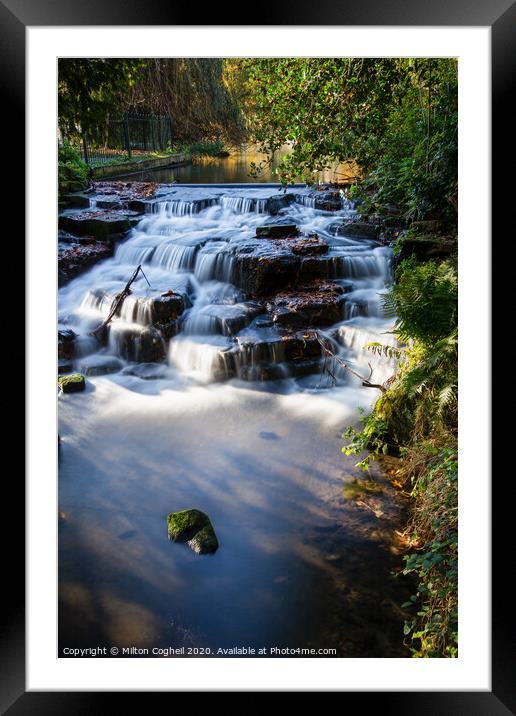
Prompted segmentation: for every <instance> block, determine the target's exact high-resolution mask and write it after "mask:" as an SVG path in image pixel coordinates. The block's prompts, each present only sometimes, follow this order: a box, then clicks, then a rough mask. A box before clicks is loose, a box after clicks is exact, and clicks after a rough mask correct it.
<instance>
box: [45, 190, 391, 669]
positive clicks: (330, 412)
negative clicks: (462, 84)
mask: <svg viewBox="0 0 516 716" xmlns="http://www.w3.org/2000/svg"><path fill="white" fill-rule="evenodd" d="M217 192H218V193H217ZM183 194H184V196H183ZM204 194H206V196H204ZM270 195H271V190H270V189H264V188H254V187H253V188H252V189H249V190H245V195H244V193H243V190H242V189H238V190H233V191H231V190H226V191H225V192H224V191H223V190H209V191H208V190H206V191H205V190H202V189H196V190H193V189H192V190H184V192H183V191H182V190H181V189H178V188H176V189H175V190H174V199H173V201H172V200H170V202H169V201H166V202H161V204H160V206H158V207H157V208H156V210H155V211H149V212H148V213H147V214H146V215H145V216H144V217H143V218H142V220H141V221H140V223H139V224H138V226H137V227H136V228H135V229H134V230H133V231H132V232H131V235H130V237H129V238H128V239H127V240H126V241H124V242H123V243H121V244H120V245H119V246H118V247H117V249H116V252H115V255H114V256H113V257H112V258H110V259H107V260H105V261H103V262H102V263H100V264H98V265H97V266H95V267H93V268H92V269H91V270H90V271H88V272H87V273H84V274H82V275H81V276H79V277H78V278H76V279H75V280H73V281H72V282H71V283H70V284H69V285H67V286H65V287H64V288H62V289H61V290H60V292H59V316H60V322H61V324H62V326H63V327H67V328H72V329H73V330H74V331H75V332H76V333H78V334H79V339H78V341H77V343H76V345H77V346H78V348H77V353H78V354H80V355H79V356H78V357H76V360H75V369H81V368H84V370H86V372H87V374H88V375H87V388H86V391H85V393H82V394H76V395H62V396H60V409H59V420H60V425H59V433H60V437H61V444H60V488H59V495H60V500H59V502H60V507H59V509H60V510H61V511H62V512H64V513H65V516H66V517H65V519H66V522H65V527H64V529H63V531H62V532H61V536H60V596H61V604H62V610H63V611H61V612H60V615H61V616H60V619H61V625H62V626H61V630H62V631H61V642H62V643H63V644H65V645H83V646H89V645H90V640H92V639H95V640H97V641H98V643H104V641H105V642H106V643H109V644H115V645H118V646H125V645H137V646H151V647H152V646H162V645H165V646H167V645H170V644H173V645H178V644H181V643H186V644H187V645H191V644H193V645H196V646H207V645H212V646H215V647H216V646H229V645H233V644H236V643H241V642H242V640H245V639H248V640H249V643H251V644H256V645H261V644H262V643H265V644H268V643H280V644H284V645H285V644H288V645H291V646H307V645H313V646H328V645H336V646H337V647H339V648H341V647H340V644H341V641H342V640H343V642H344V646H343V647H342V648H343V650H344V652H343V653H344V654H349V653H351V654H352V655H356V656H364V655H365V654H364V653H362V652H361V651H360V650H361V649H362V646H361V644H362V643H363V641H364V639H366V638H367V639H369V641H370V640H371V637H370V634H369V631H371V633H373V634H374V633H376V632H378V629H377V626H374V625H373V627H372V628H371V629H370V630H369V631H368V629H369V627H368V626H367V618H366V617H364V616H363V615H361V616H360V617H359V618H357V617H356V614H357V609H358V610H359V613H360V614H361V612H360V610H367V609H368V608H369V607H368V606H367V605H369V604H370V605H371V606H372V608H373V609H376V606H375V605H377V604H379V603H380V602H381V601H382V600H383V599H384V597H385V595H386V594H388V590H389V589H391V587H390V586H389V584H390V582H389V569H390V567H389V564H388V562H387V561H386V556H385V555H386V554H388V549H386V548H385V544H384V536H383V534H382V531H381V530H380V529H379V528H378V524H377V523H376V522H375V520H376V518H375V517H374V515H372V513H370V512H367V511H364V512H363V513H360V514H358V515H357V514H355V513H354V512H352V513H350V515H349V514H348V515H347V516H346V513H345V512H344V511H343V510H344V507H343V503H342V495H341V490H342V484H343V481H345V480H347V479H351V477H352V475H353V474H354V473H353V463H354V461H355V460H354V459H353V458H346V457H345V456H343V455H342V453H341V446H342V443H343V440H342V432H343V430H344V429H345V427H346V426H347V425H349V424H351V423H353V422H356V421H357V408H358V407H364V408H367V407H368V406H370V405H371V404H372V402H373V401H374V400H375V399H376V397H377V396H378V391H376V390H372V389H366V388H363V387H362V386H361V384H360V381H359V380H357V379H355V378H354V377H350V376H349V374H346V373H345V371H340V372H338V371H337V372H336V374H337V378H338V383H337V385H333V386H332V385H331V383H332V381H330V380H329V379H328V376H326V375H317V374H315V375H308V376H306V377H302V378H295V377H293V375H292V372H291V369H290V366H289V364H288V362H287V361H286V360H285V345H284V342H283V341H282V337H281V335H280V334H279V333H278V329H277V328H276V327H274V326H271V325H270V324H269V325H267V324H266V323H265V324H263V316H262V317H260V316H257V313H259V311H260V309H257V308H256V304H255V303H254V302H253V301H250V300H249V297H248V296H247V295H246V293H245V288H244V287H240V288H238V287H236V286H234V285H232V279H234V278H235V273H234V272H235V262H234V256H233V253H232V252H233V250H234V249H235V248H237V247H238V245H239V244H243V243H246V242H248V241H249V238H250V237H252V236H253V235H254V233H255V227H256V226H258V225H261V224H263V223H264V222H265V221H266V220H267V219H268V218H269V217H268V215H266V214H263V213H260V212H261V211H262V209H263V208H264V206H265V202H266V200H267V198H268V197H269V196H270ZM204 199H206V201H209V203H210V205H209V206H206V207H205V208H202V203H200V202H199V200H204ZM301 201H302V200H298V203H295V204H293V205H291V206H290V207H288V209H287V210H286V211H285V213H284V218H285V220H287V221H288V222H289V223H290V222H295V223H297V224H298V226H299V228H300V229H301V231H303V232H306V233H310V232H314V231H315V232H317V233H318V234H319V235H320V236H321V237H324V238H325V239H327V240H328V242H329V243H330V244H331V257H332V261H331V264H332V268H331V276H330V277H333V278H340V279H342V280H345V281H348V282H349V281H351V282H352V286H351V288H352V291H351V293H349V294H348V301H347V302H346V304H345V307H344V315H343V318H346V317H348V318H349V320H343V321H341V322H339V323H338V324H336V325H335V326H333V327H325V328H324V333H325V334H326V335H327V336H328V340H333V341H334V343H333V345H334V346H335V347H336V350H338V351H340V354H341V355H342V357H343V358H345V359H346V361H348V362H349V363H350V364H351V365H353V366H354V367H355V368H356V369H357V370H359V371H362V372H363V373H364V374H365V375H368V373H369V367H368V364H369V363H371V365H372V366H373V369H374V375H373V377H372V380H374V381H381V380H384V379H386V378H387V377H389V375H390V374H391V373H392V371H393V370H394V365H393V364H392V362H389V361H386V360H385V359H379V358H377V357H375V356H374V355H373V354H371V353H369V352H368V351H365V350H364V349H363V346H364V345H365V344H366V343H368V342H371V341H380V342H383V343H389V342H390V340H391V339H390V337H389V336H388V335H387V334H385V331H388V330H389V325H388V323H386V322H385V321H383V319H382V318H381V315H380V314H381V303H380V294H381V292H382V291H384V290H385V284H386V281H388V280H389V278H390V268H389V250H388V249H385V248H381V247H378V246H376V245H375V244H374V243H373V242H370V241H363V240H358V239H347V238H345V237H333V236H332V235H331V233H330V231H329V227H330V225H331V224H332V223H334V222H335V221H336V218H337V217H336V215H335V214H334V213H332V214H329V213H325V212H321V211H316V210H315V209H314V208H313V206H310V203H311V202H310V201H308V200H307V201H305V203H304V204H303V203H300V202H301ZM181 202H182V203H181ZM351 214H352V209H351V208H350V207H349V206H348V207H346V208H345V209H343V211H342V212H341V217H342V218H345V217H347V216H349V215H351ZM139 263H141V264H142V265H143V269H144V271H145V274H146V276H147V278H148V280H149V282H150V284H151V287H152V288H149V287H148V285H147V283H146V281H145V279H144V278H143V277H142V276H140V277H139V278H138V280H137V281H136V282H135V284H133V287H132V288H133V289H134V291H133V293H132V295H131V296H130V297H129V298H127V299H126V300H125V302H124V305H123V309H122V311H121V315H120V316H119V317H117V318H116V319H114V321H113V324H112V327H111V329H110V332H109V340H108V345H107V346H100V345H99V344H98V343H97V342H96V340H95V339H94V338H92V337H91V336H90V335H89V331H91V330H92V329H93V328H95V327H96V326H97V325H99V323H100V322H101V321H102V320H103V319H104V318H105V317H106V316H107V314H108V313H109V310H110V308H111V302H112V297H113V296H114V295H115V294H116V293H117V292H119V291H120V290H121V289H122V288H123V286H124V285H125V283H126V281H127V280H128V278H129V277H130V276H131V274H132V273H133V271H134V269H135V267H136V266H137V265H138V264H139ZM168 290H172V291H175V292H177V293H180V294H182V295H183V296H185V299H186V300H187V302H188V303H189V304H190V305H189V308H188V309H187V311H186V312H185V314H184V315H183V317H182V320H181V325H180V327H179V333H178V335H176V336H175V337H173V338H172V339H170V340H169V341H168V340H166V341H165V345H164V361H163V363H162V364H160V365H152V364H144V365H142V364H136V363H134V362H131V361H129V360H127V355H125V357H124V351H125V350H126V348H124V346H125V347H127V345H128V343H127V341H128V340H129V339H131V340H132V341H133V342H132V343H129V345H131V346H133V348H134V350H133V353H135V352H136V354H137V348H138V340H139V336H145V335H147V334H146V331H148V329H149V324H151V323H152V321H153V309H152V299H153V297H155V296H156V295H158V296H159V295H160V293H163V292H165V291H168ZM260 319H261V320H262V323H260ZM257 337H259V338H260V342H258V343H257V342H256V339H257ZM133 357H134V356H133ZM114 359H118V360H120V370H116V369H115V370H114V372H111V373H109V374H108V375H95V373H97V372H98V371H99V370H100V371H101V370H102V366H105V365H108V364H109V366H110V370H111V369H113V365H115V367H116V363H115V364H113V360H114ZM99 364H100V365H99ZM263 365H267V366H268V370H269V378H270V377H272V378H276V380H269V382H267V383H261V382H253V380H256V381H258V379H259V378H261V377H262V366H263ZM272 369H273V370H272ZM151 377H152V378H154V379H152V380H150V379H148V378H151ZM185 507H197V508H199V509H202V510H205V511H206V512H207V513H208V514H209V515H210V517H211V519H212V521H213V523H214V526H215V529H216V531H217V534H218V537H219V542H220V545H221V546H220V549H219V550H218V552H217V553H216V554H215V555H214V556H213V557H211V558H210V557H207V558H199V557H197V556H195V555H193V554H192V553H189V552H188V550H187V549H186V548H184V547H183V546H181V545H174V544H170V543H169V542H168V541H167V538H166V527H165V516H166V514H167V513H168V512H170V511H173V510H176V509H182V508H185ZM382 509H383V510H387V512H388V509H389V508H388V507H386V506H382ZM389 514H390V513H389ZM370 522H371V524H370ZM335 524H338V525H339V526H340V532H339V533H338V535H339V536H338V538H337V537H334V536H331V535H333V534H334V533H331V535H330V536H329V537H325V538H324V541H323V542H321V534H326V533H325V532H324V533H321V532H318V530H328V529H333V528H334V526H335ZM364 525H365V528H366V529H365V532H361V530H362V527H363V526H364ZM363 550H366V551H365V552H364V551H363ZM336 553H338V555H341V556H340V557H339V559H341V560H342V561H341V562H339V563H338V565H337V566H335V564H334V563H333V562H332V561H329V560H330V558H331V559H334V558H335V554H336ZM364 554H365V555H366V557H364ZM364 560H365V562H364ZM372 560H376V561H375V562H374V563H373V561H372ZM362 563H363V567H362V568H361V570H360V569H358V570H357V565H360V564H362ZM363 570H365V572H364V571H363ZM365 574H366V577H367V578H363V575H365ZM371 575H372V576H371ZM371 580H372V581H373V586H371V584H370V581H371ZM375 580H376V581H375ZM356 595H358V596H356ZM391 601H392V603H401V601H403V599H398V598H397V597H394V596H393V597H392V598H391ZM335 618H338V619H339V623H340V626H339V627H337V628H336V627H335V622H334V619H335ZM348 618H349V620H350V621H349V623H348V622H347V621H346V620H347V619H348ZM396 618H398V617H397V616H396V615H394V616H393V615H389V616H388V619H390V621H391V622H393V623H394V627H393V629H394V637H393V639H392V643H393V644H396V645H397V644H398V643H399V641H397V639H398V637H397V634H398V631H399V628H400V627H399V625H398V624H397V622H396ZM357 625H358V626H357ZM364 634H365V635H366V636H364ZM387 641H388V639H387ZM373 642H374V638H373ZM389 648H390V647H389V645H388V644H387V646H385V645H382V644H381V643H379V644H378V645H375V646H373V647H371V648H369V651H368V654H370V655H373V656H374V655H376V656H385V655H391V654H390V652H389ZM396 648H397V647H396ZM393 655H398V653H397V652H394V654H393Z"/></svg>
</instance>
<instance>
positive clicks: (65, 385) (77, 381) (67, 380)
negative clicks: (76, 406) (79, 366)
mask: <svg viewBox="0 0 516 716" xmlns="http://www.w3.org/2000/svg"><path fill="white" fill-rule="evenodd" d="M57 384H58V386H59V388H60V390H61V392H63V393H80V392H81V391H82V390H84V389H85V387H86V381H85V380H84V376H83V375H81V374H80V373H72V374H71V375H64V376H61V377H60V378H58V379H57Z"/></svg>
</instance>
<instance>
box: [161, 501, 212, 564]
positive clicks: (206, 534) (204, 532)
mask: <svg viewBox="0 0 516 716" xmlns="http://www.w3.org/2000/svg"><path fill="white" fill-rule="evenodd" d="M167 524H168V537H169V539H171V540H173V541H174V542H186V543H187V544H188V546H189V547H190V548H191V549H193V551H194V552H196V553H197V554H210V553H213V552H215V551H216V550H217V548H218V546H219V543H218V540H217V536H216V535H215V530H214V529H213V526H212V524H211V522H210V518H209V517H208V515H205V514H204V512H201V511H200V510H195V509H188V510H180V511H179V512H171V513H170V514H169V515H168V517H167Z"/></svg>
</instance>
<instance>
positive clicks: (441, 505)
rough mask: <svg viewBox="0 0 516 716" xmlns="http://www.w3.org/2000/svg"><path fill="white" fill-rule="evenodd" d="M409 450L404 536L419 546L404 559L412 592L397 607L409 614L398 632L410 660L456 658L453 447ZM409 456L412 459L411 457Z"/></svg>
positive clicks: (456, 576)
mask: <svg viewBox="0 0 516 716" xmlns="http://www.w3.org/2000/svg"><path fill="white" fill-rule="evenodd" d="M418 453H419V454H418ZM415 454H416V455H417V458H418V460H419V463H420V464H419V466H418V475H417V478H415V479H414V480H413V481H414V485H413V495H414V496H415V497H416V507H415V510H414V514H413V518H412V522H411V525H410V530H409V535H408V536H409V539H410V541H411V543H412V544H416V545H417V546H418V547H419V548H418V549H417V551H415V552H411V553H410V554H408V555H406V556H405V557H404V560H405V568H404V570H403V574H412V575H415V576H416V577H417V582H418V584H417V592H416V594H414V595H413V596H412V597H411V600H410V602H408V603H406V604H404V605H403V606H404V607H408V608H409V609H410V611H411V612H412V613H413V616H412V617H411V619H410V620H409V621H407V622H406V623H405V627H404V634H405V636H406V637H408V638H409V639H410V643H409V646H410V650H411V652H412V655H413V657H415V658H421V657H443V656H445V657H456V656H457V653H458V648H457V645H458V609H457V602H458V598H457V578H458V533H457V501H458V465H457V447H456V445H454V446H452V447H441V448H436V447H435V446H432V445H429V444H427V445H424V446H423V448H420V449H419V450H418V451H417V452H416V451H415ZM411 458H412V462H415V461H416V460H415V456H414V455H413V456H411ZM421 463H422V465H421ZM407 467H408V465H407V466H406V469H407Z"/></svg>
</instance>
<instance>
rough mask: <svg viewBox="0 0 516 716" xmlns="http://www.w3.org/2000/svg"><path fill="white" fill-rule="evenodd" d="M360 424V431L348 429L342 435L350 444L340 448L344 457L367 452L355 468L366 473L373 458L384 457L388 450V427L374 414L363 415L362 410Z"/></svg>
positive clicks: (352, 428)
mask: <svg viewBox="0 0 516 716" xmlns="http://www.w3.org/2000/svg"><path fill="white" fill-rule="evenodd" d="M360 423H361V425H362V429H361V430H357V429H356V428H354V427H349V428H348V429H347V430H346V432H345V433H344V437H345V438H347V439H348V440H349V441H350V442H349V443H348V444H347V445H345V446H344V447H343V448H342V452H343V453H345V454H346V455H361V454H363V453H364V452H365V451H367V454H366V456H365V457H363V458H362V460H360V462H357V467H359V468H360V469H361V470H364V471H368V470H369V463H370V462H371V460H372V459H373V457H374V456H376V455H379V454H380V453H382V454H384V455H385V454H387V452H388V450H389V443H388V438H389V425H388V423H387V422H386V421H385V420H381V419H380V418H378V417H377V416H376V415H375V413H372V414H371V415H365V414H364V412H363V410H361V417H360Z"/></svg>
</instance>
